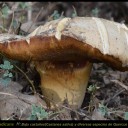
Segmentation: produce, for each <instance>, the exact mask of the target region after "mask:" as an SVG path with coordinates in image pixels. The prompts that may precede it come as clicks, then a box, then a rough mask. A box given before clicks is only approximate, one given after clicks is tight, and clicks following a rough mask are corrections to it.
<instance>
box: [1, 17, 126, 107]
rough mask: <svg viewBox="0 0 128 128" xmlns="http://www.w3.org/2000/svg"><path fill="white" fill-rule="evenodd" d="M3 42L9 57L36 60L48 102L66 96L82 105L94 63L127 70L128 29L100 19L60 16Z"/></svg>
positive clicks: (70, 102) (58, 100)
mask: <svg viewBox="0 0 128 128" xmlns="http://www.w3.org/2000/svg"><path fill="white" fill-rule="evenodd" d="M0 36H2V37H3V36H4V35H0ZM0 41H1V43H0V51H1V53H2V54H4V55H5V56H6V57H9V58H11V59H15V60H19V61H26V62H27V61H30V62H32V63H34V65H35V67H36V69H37V71H38V72H39V74H40V77H41V88H42V92H43V95H44V96H45V97H47V99H49V101H51V100H53V102H54V103H57V104H59V103H63V101H64V100H65V99H67V100H68V103H69V105H71V107H73V108H79V107H81V104H82V102H83V99H84V95H85V92H86V87H87V84H88V80H89V76H90V72H91V68H92V63H93V62H105V63H107V64H108V65H110V66H111V67H113V68H115V69H117V70H120V71H127V70H128V67H127V66H128V45H127V44H128V28H127V27H126V26H125V25H122V24H119V23H116V22H112V21H108V20H105V19H101V18H94V17H75V18H63V19H58V20H54V21H50V22H48V23H46V24H45V25H44V26H40V27H38V28H37V29H36V30H35V31H33V32H32V33H30V34H29V35H28V36H27V37H21V38H20V37H16V38H15V39H14V38H13V39H12V36H11V37H10V38H9V39H8V40H6V41H5V40H0ZM47 101H48V100H47Z"/></svg>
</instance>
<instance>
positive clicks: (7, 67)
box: [0, 60, 13, 70]
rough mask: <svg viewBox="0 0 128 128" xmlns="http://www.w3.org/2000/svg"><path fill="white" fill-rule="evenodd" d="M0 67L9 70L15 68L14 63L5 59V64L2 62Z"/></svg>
mask: <svg viewBox="0 0 128 128" xmlns="http://www.w3.org/2000/svg"><path fill="white" fill-rule="evenodd" d="M0 67H1V68H2V69H7V70H9V69H12V68H13V65H11V64H10V62H9V61H7V60H4V64H1V65H0Z"/></svg>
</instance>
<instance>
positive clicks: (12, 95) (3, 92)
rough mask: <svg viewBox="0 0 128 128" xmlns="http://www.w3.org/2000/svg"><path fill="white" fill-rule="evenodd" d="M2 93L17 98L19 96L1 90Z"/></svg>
mask: <svg viewBox="0 0 128 128" xmlns="http://www.w3.org/2000/svg"><path fill="white" fill-rule="evenodd" d="M0 95H8V96H13V97H15V98H17V96H15V95H13V94H11V93H6V92H0Z"/></svg>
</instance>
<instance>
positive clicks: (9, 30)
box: [8, 11, 14, 33]
mask: <svg viewBox="0 0 128 128" xmlns="http://www.w3.org/2000/svg"><path fill="white" fill-rule="evenodd" d="M13 20H14V11H13V13H12V20H11V23H10V26H9V29H8V33H10V32H11V28H12V25H13Z"/></svg>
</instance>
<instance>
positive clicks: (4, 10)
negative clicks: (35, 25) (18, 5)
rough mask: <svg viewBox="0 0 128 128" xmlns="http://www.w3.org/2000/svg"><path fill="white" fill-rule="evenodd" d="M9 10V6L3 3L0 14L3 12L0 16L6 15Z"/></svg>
mask: <svg viewBox="0 0 128 128" xmlns="http://www.w3.org/2000/svg"><path fill="white" fill-rule="evenodd" d="M9 10H10V9H9V7H8V6H7V5H4V7H3V8H2V10H1V11H2V14H3V15H2V16H3V17H7V16H8V12H9Z"/></svg>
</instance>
